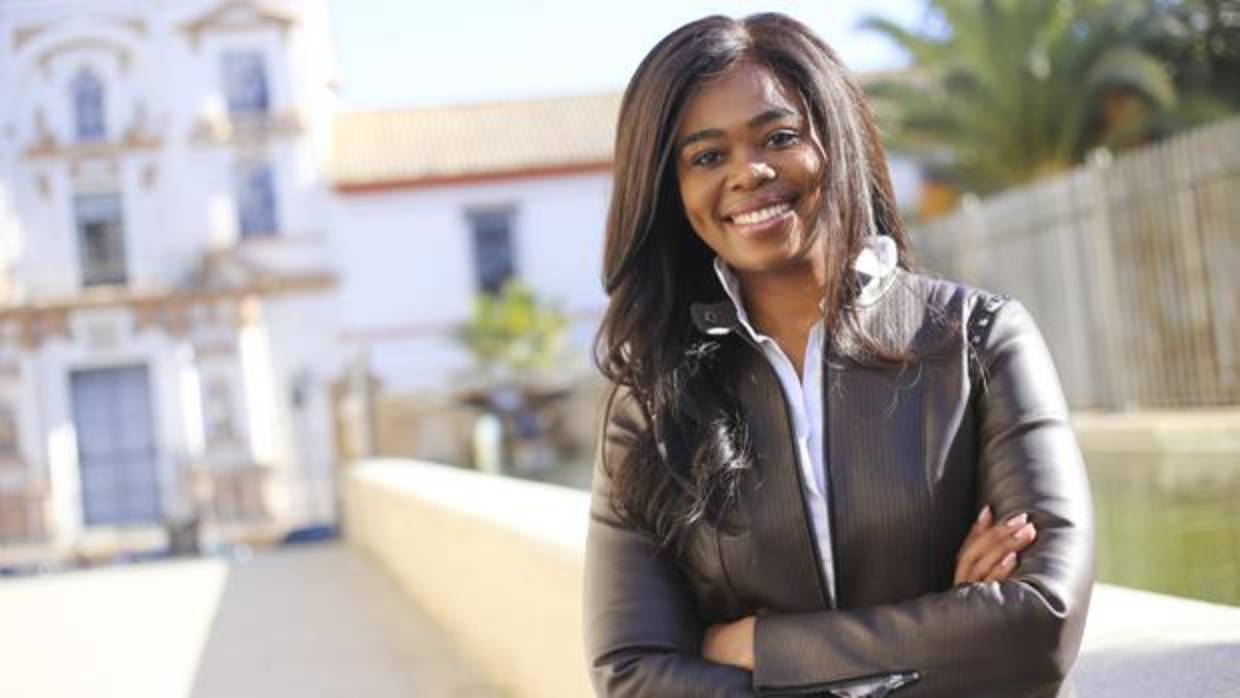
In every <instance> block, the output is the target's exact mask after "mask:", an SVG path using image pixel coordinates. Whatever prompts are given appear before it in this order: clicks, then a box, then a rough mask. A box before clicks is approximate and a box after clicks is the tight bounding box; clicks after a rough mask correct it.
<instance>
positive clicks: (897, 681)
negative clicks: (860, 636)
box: [759, 671, 921, 698]
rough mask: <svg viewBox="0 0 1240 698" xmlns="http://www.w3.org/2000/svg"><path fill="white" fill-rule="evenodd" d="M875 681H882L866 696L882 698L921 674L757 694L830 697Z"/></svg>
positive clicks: (878, 676)
mask: <svg viewBox="0 0 1240 698" xmlns="http://www.w3.org/2000/svg"><path fill="white" fill-rule="evenodd" d="M875 679H882V681H883V682H882V684H880V685H879V686H878V687H877V688H875V689H874V690H871V691H870V692H869V693H867V694H866V695H867V696H873V697H874V698H881V697H882V696H887V695H890V694H891V693H892V692H893V691H895V690H896V689H899V688H904V687H905V686H907V685H909V684H911V683H916V682H918V681H920V680H921V674H920V673H918V672H916V671H899V672H895V673H892V674H871V675H869V676H859V677H857V678H852V679H842V680H839V681H822V682H819V683H816V684H810V685H806V686H794V687H788V688H778V687H774V688H764V689H762V690H761V691H760V692H759V695H769V696H808V695H814V694H821V693H822V692H823V691H828V692H830V693H831V695H839V694H837V693H835V689H846V688H853V687H855V686H857V685H858V684H863V683H867V682H870V681H874V680H875Z"/></svg>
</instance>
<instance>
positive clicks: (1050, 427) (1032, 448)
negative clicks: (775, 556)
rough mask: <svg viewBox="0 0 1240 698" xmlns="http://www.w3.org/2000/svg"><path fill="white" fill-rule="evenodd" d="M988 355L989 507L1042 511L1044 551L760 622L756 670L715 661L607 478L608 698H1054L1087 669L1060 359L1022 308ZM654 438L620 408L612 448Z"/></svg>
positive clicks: (597, 581) (1084, 581)
mask: <svg viewBox="0 0 1240 698" xmlns="http://www.w3.org/2000/svg"><path fill="white" fill-rule="evenodd" d="M982 354H983V358H984V369H985V373H986V375H987V393H986V394H985V396H984V399H982V400H981V401H980V402H979V408H978V409H979V419H980V430H981V444H980V446H981V451H980V457H979V466H978V467H979V496H980V497H981V498H982V499H983V500H984V501H985V502H987V503H990V504H991V505H992V506H993V507H994V510H995V511H1000V512H1005V513H1007V512H1028V515H1029V518H1030V521H1031V522H1033V523H1034V524H1035V525H1036V526H1037V538H1038V540H1037V543H1036V544H1034V545H1032V546H1031V547H1030V548H1029V549H1028V550H1026V551H1025V552H1024V553H1023V554H1022V559H1021V562H1020V565H1019V567H1018V568H1017V569H1016V570H1015V571H1014V573H1012V574H1011V576H1010V578H1007V579H1005V580H1003V581H990V582H984V583H965V584H960V585H958V586H956V587H953V588H952V589H949V590H947V591H943V592H938V593H934V594H928V595H925V596H922V597H918V598H916V599H912V600H909V601H906V602H902V603H897V604H888V605H882V606H874V607H870V608H861V609H851V610H829V611H819V612H810V613H798V614H783V615H767V616H762V617H760V618H757V619H755V620H754V621H752V630H751V632H752V644H753V646H752V673H750V671H747V670H745V669H742V668H739V667H737V666H729V665H726V664H721V663H717V662H713V661H709V660H708V659H706V658H704V657H703V637H704V634H705V633H706V632H707V630H708V629H707V628H706V627H703V625H702V623H701V620H700V619H699V618H698V616H697V613H696V611H695V607H694V604H693V601H692V599H690V598H689V597H688V591H687V589H688V586H687V583H686V582H685V580H684V579H682V578H681V577H680V575H679V572H678V570H677V569H676V568H675V566H674V565H672V564H670V563H669V562H667V561H665V559H664V558H663V557H661V556H660V555H658V554H656V551H655V546H654V544H653V542H652V541H651V540H650V539H649V538H648V536H646V535H645V534H644V533H643V532H640V531H636V530H633V529H631V528H629V527H626V526H625V525H623V524H622V523H621V522H620V521H619V520H618V519H617V518H616V517H615V515H614V512H613V511H612V510H611V507H610V504H609V493H608V489H607V488H608V487H609V482H608V479H607V478H606V475H605V473H603V472H602V470H601V469H599V470H596V473H595V479H596V481H595V492H594V501H593V505H592V513H591V517H592V520H591V523H590V533H589V539H588V543H587V552H586V641H587V650H588V653H589V656H590V660H591V670H592V675H593V678H594V681H595V688H596V690H597V691H598V692H599V693H600V695H605V696H659V697H660V698H676V697H678V696H752V695H779V694H781V693H789V694H793V693H795V694H805V693H808V692H822V693H823V694H826V692H828V691H830V690H832V689H834V688H838V687H842V686H844V685H847V684H851V683H855V682H857V681H859V680H864V679H867V678H872V677H876V676H886V675H892V674H899V673H901V672H915V673H916V675H917V677H918V678H919V680H918V681H917V682H916V683H912V684H911V685H909V686H908V687H907V688H906V689H904V690H903V692H902V695H908V696H910V698H911V697H912V696H915V695H921V696H951V695H983V696H985V695H1003V696H1043V695H1055V693H1056V692H1057V691H1058V688H1059V685H1060V683H1061V682H1062V680H1063V678H1064V677H1065V675H1066V674H1067V672H1068V670H1069V669H1070V667H1071V665H1072V663H1073V661H1074V660H1075V657H1076V653H1077V649H1078V647H1079V644H1080V638H1081V633H1082V631H1083V628H1084V620H1085V613H1086V609H1087V606H1088V600H1089V592H1090V588H1091V585H1092V569H1093V559H1092V517H1091V511H1090V502H1089V495H1088V486H1087V484H1086V483H1085V478H1084V468H1083V465H1082V464H1081V462H1080V455H1079V452H1078V450H1077V447H1076V443H1075V439H1074V437H1073V435H1072V432H1071V428H1070V426H1069V424H1068V421H1067V410H1066V407H1065V405H1064V402H1063V397H1062V394H1061V391H1060V389H1059V384H1058V379H1057V378H1056V377H1055V373H1054V368H1053V365H1052V364H1051V360H1050V356H1049V353H1048V352H1047V350H1046V347H1045V345H1044V344H1043V342H1042V339H1041V336H1040V335H1039V334H1038V332H1037V329H1036V327H1035V326H1034V324H1033V322H1032V320H1031V319H1030V317H1029V315H1028V314H1027V313H1026V312H1025V311H1024V309H1023V308H1022V307H1020V305H1019V304H1017V303H1015V302H1009V303H1007V304H1006V305H1005V306H1004V307H1003V308H1002V309H1000V310H999V312H998V313H997V314H996V316H995V322H994V327H993V329H992V331H991V333H990V337H989V339H988V341H987V345H986V347H984V349H983V352H982ZM640 428H642V425H641V424H640V423H639V422H637V421H636V418H635V417H634V416H633V413H632V412H631V411H630V412H626V411H623V410H617V411H616V413H615V414H614V415H613V419H612V420H611V421H610V422H609V424H608V425H607V431H606V434H605V437H604V438H605V440H606V442H607V445H608V446H610V447H615V448H621V449H622V448H625V447H626V446H627V445H628V444H629V443H631V439H632V435H633V434H634V433H635V431H634V430H636V429H640ZM966 548H967V545H966ZM958 579H959V570H958ZM741 634H742V636H743V631H742V633H741ZM707 649H708V650H709V649H710V648H707ZM716 658H717V659H724V657H718V656H717V657H716ZM736 663H737V664H742V665H744V664H745V663H746V662H740V661H738V662H736Z"/></svg>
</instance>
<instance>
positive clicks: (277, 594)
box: [0, 544, 1240, 698]
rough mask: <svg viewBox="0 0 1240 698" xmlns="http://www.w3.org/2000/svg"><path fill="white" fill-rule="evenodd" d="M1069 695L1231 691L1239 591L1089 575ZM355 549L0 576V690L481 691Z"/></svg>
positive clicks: (465, 695) (376, 696) (451, 694)
mask: <svg viewBox="0 0 1240 698" xmlns="http://www.w3.org/2000/svg"><path fill="white" fill-rule="evenodd" d="M1074 674H1075V677H1076V684H1077V688H1078V689H1079V690H1080V694H1081V695H1082V696H1083V697H1084V698H1112V697H1114V698H1121V697H1122V698H1132V697H1133V696H1142V697H1144V696H1168V695H1193V696H1240V607H1230V606H1219V605H1215V604H1206V603H1201V602H1196V601H1188V600H1185V599H1176V598H1173V597H1168V596H1161V595H1158V594H1149V593H1146V592H1141V591H1135V590H1131V589H1123V588H1119V587H1111V586H1107V585H1099V586H1098V587H1097V588H1096V590H1095V593H1094V603H1093V608H1092V609H1091V611H1090V618H1089V624H1088V627H1087V628H1086V632H1085V643H1084V648H1083V652H1082V657H1081V659H1080V661H1079V663H1078V666H1077V669H1076V671H1075V672H1074ZM497 695H498V694H497V693H496V692H495V691H493V690H492V689H490V688H489V687H488V686H487V685H486V684H485V682H484V681H483V680H482V679H481V678H480V677H478V676H477V675H476V674H475V673H474V672H472V671H471V670H470V669H469V668H468V667H467V666H466V665H465V664H464V663H463V662H462V661H461V659H460V658H459V657H458V656H456V655H455V654H454V653H453V651H452V650H451V648H449V647H448V646H447V644H446V643H445V642H444V641H443V639H442V638H441V637H440V636H439V634H438V633H437V631H436V629H435V627H434V626H433V624H432V623H431V622H430V621H429V620H428V619H427V618H426V617H425V616H424V615H422V614H421V613H420V612H419V611H418V610H417V609H416V608H415V607H414V606H413V604H411V603H409V602H408V601H407V600H406V599H405V597H404V596H403V595H402V594H401V592H400V590H399V588H398V587H397V586H396V585H395V583H394V582H393V581H391V580H390V579H389V578H388V577H387V576H386V575H384V574H383V572H382V571H380V569H379V568H378V567H377V566H376V565H375V564H374V563H372V562H371V561H369V560H367V559H365V558H363V557H362V556H360V555H359V554H358V553H356V552H354V551H353V550H352V549H350V548H347V547H345V546H343V545H337V544H331V545H308V546H304V547H299V548H289V549H284V550H279V551H274V552H269V553H265V554H262V555H259V556H257V557H254V558H252V559H250V560H247V561H243V562H242V561H233V562H228V561H224V560H219V559H201V560H185V561H177V562H163V563H151V564H143V565H134V566H128V567H114V568H108V569H100V570H92V571H86V572H72V573H68V574H62V575H52V576H47V577H39V578H28V579H7V580H6V579H0V696H3V698H82V697H90V698H110V697H111V696H117V697H118V698H119V697H120V696H124V697H125V698H217V697H218V698H251V697H253V698H283V697H284V696H296V697H297V698H336V697H340V698H357V697H359V696H362V697H365V698H389V697H391V698H395V697H396V696H400V697H402V698H406V697H425V698H497Z"/></svg>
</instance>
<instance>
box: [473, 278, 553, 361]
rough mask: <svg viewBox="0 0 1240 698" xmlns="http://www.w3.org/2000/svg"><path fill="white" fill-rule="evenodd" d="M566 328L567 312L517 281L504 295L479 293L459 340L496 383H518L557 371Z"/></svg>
mask: <svg viewBox="0 0 1240 698" xmlns="http://www.w3.org/2000/svg"><path fill="white" fill-rule="evenodd" d="M567 328H568V318H567V317H566V316H565V315H564V313H562V312H560V311H559V310H558V309H557V308H555V307H554V306H552V305H550V304H547V303H544V302H542V301H541V300H540V299H539V298H538V297H537V296H535V294H534V292H533V291H532V290H530V288H529V287H528V286H526V285H525V284H522V283H521V282H519V281H515V280H513V281H509V282H508V283H506V284H504V288H503V289H502V290H501V291H500V293H499V294H496V295H492V294H486V293H483V294H479V295H478V297H477V298H476V299H475V300H474V312H473V317H471V318H470V320H469V322H467V323H466V324H464V325H462V326H461V327H460V328H458V329H457V332H456V337H457V339H458V340H460V341H461V342H462V343H463V344H464V345H465V346H466V347H468V348H469V350H470V352H471V353H472V354H473V355H474V358H475V359H476V360H477V362H478V364H479V365H480V366H481V367H482V368H483V369H484V370H485V371H487V372H488V373H489V374H490V376H491V377H492V378H497V377H506V378H513V377H517V376H520V375H522V374H530V373H537V372H539V371H546V370H548V369H550V368H552V366H553V365H554V364H555V362H556V360H557V359H558V358H560V355H561V350H562V348H563V345H564V336H565V332H566V330H567Z"/></svg>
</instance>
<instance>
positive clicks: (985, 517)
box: [977, 504, 990, 524]
mask: <svg viewBox="0 0 1240 698" xmlns="http://www.w3.org/2000/svg"><path fill="white" fill-rule="evenodd" d="M989 521H990V505H989V504H987V505H986V506H984V507H982V510H981V511H980V512H978V514H977V522H978V523H980V524H985V523H988V522H989Z"/></svg>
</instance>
